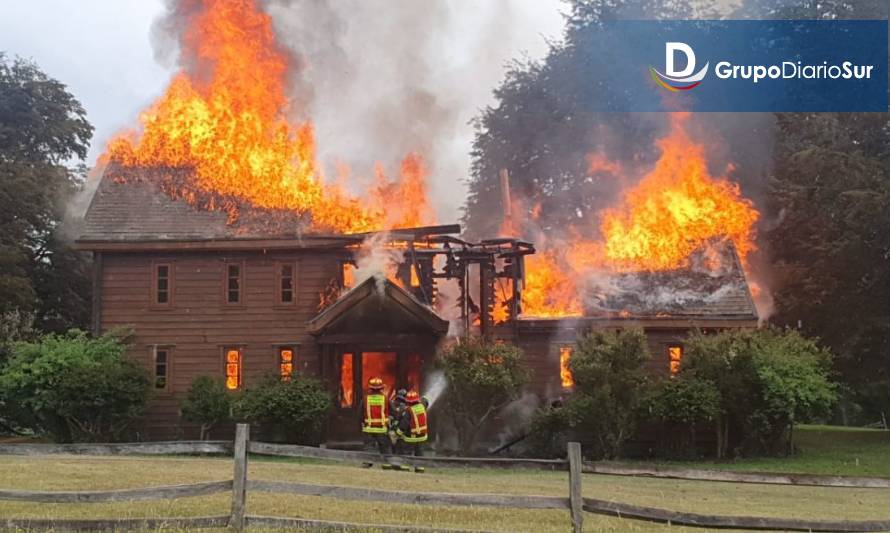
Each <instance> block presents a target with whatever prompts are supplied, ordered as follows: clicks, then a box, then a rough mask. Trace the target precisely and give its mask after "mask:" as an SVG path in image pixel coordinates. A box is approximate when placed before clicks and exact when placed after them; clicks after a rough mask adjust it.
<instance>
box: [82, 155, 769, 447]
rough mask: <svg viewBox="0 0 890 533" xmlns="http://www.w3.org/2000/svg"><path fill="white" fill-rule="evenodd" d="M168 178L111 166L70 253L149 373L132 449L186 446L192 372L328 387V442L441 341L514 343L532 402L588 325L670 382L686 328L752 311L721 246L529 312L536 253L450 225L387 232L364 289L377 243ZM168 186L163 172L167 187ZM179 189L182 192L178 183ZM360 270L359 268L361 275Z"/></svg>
mask: <svg viewBox="0 0 890 533" xmlns="http://www.w3.org/2000/svg"><path fill="white" fill-rule="evenodd" d="M158 172H163V173H166V174H170V173H173V174H176V173H177V172H180V171H175V170H169V169H151V170H145V169H138V168H127V169H121V168H109V169H108V170H107V171H106V173H105V176H104V177H103V178H102V181H101V183H100V185H99V187H98V190H97V191H96V193H95V196H94V197H93V200H92V203H91V205H90V207H89V209H88V212H87V214H86V217H85V222H84V228H83V232H82V235H81V237H80V238H79V239H78V241H77V244H78V246H79V248H80V249H82V250H87V251H91V252H92V253H93V255H94V258H95V261H94V265H95V267H94V268H95V270H94V279H93V284H94V292H93V327H94V331H95V332H96V333H101V332H106V331H108V330H111V329H113V328H118V327H127V328H131V329H132V331H133V333H134V343H133V345H132V353H131V355H132V356H133V357H134V358H136V359H138V360H139V361H141V362H143V363H144V364H145V365H146V367H147V368H148V369H149V370H150V372H151V374H152V377H153V382H154V387H155V389H156V393H157V394H155V396H154V398H153V400H152V404H151V406H150V409H149V411H148V413H147V415H146V417H145V420H144V422H143V424H141V432H140V437H141V438H144V439H149V440H154V439H165V438H172V437H177V436H181V435H183V436H186V437H192V436H195V435H197V429H196V428H193V427H190V426H188V425H186V424H183V423H182V421H181V420H180V416H179V402H180V401H181V399H182V397H183V396H184V394H185V393H186V391H187V389H188V387H189V385H190V383H191V382H192V380H193V379H194V378H196V377H198V376H200V375H210V376H217V377H219V378H220V379H224V380H225V381H226V384H227V386H228V388H230V389H232V390H242V389H244V388H246V387H250V386H252V385H255V384H256V383H258V382H259V381H260V380H261V379H263V378H264V377H266V376H268V375H269V374H274V375H277V376H279V378H280V379H290V377H291V376H292V375H294V374H302V375H307V376H313V377H317V378H319V379H321V380H322V381H323V382H324V383H325V384H326V385H327V387H328V390H329V391H330V393H331V396H332V397H333V398H335V404H336V408H335V409H334V412H333V413H332V415H331V417H330V420H329V424H328V428H327V439H328V441H329V443H331V444H334V445H336V444H340V445H350V444H354V443H355V442H357V441H358V440H359V439H360V436H361V435H360V417H361V413H360V405H361V400H362V394H363V392H364V389H365V387H364V384H365V383H366V382H367V379H368V378H369V377H371V376H372V375H373V376H380V377H382V378H383V379H384V381H385V382H386V385H387V388H388V389H389V390H392V389H395V388H401V387H405V388H420V389H422V388H423V385H424V383H423V379H424V376H425V375H427V374H428V372H429V370H430V369H431V366H432V361H433V358H434V356H435V352H436V349H437V346H439V344H440V343H441V342H442V341H443V339H445V338H446V336H447V335H448V333H449V328H450V330H451V334H453V335H454V334H457V335H460V334H466V333H475V334H483V335H486V336H489V337H492V338H495V339H500V340H504V341H508V342H513V343H515V344H517V345H518V346H519V347H521V348H522V349H523V350H524V351H525V353H526V357H527V363H528V365H529V367H530V368H531V369H532V371H533V381H532V383H531V385H530V389H531V392H534V393H536V394H537V395H539V396H540V397H541V398H542V399H548V398H554V397H557V396H560V395H562V394H565V393H566V392H568V391H570V389H571V385H572V383H571V376H570V373H569V372H568V371H567V363H568V360H569V359H570V357H571V351H572V346H573V343H574V340H575V339H576V338H577V337H578V336H579V335H582V334H584V333H586V332H588V331H590V330H591V329H595V328H623V327H634V326H636V327H642V328H644V329H645V331H646V332H647V334H648V336H649V341H650V347H651V349H652V352H653V354H654V357H653V360H652V366H653V371H656V372H663V373H668V372H670V371H671V369H672V368H675V367H676V365H677V364H678V361H679V360H680V359H681V358H682V354H683V346H682V341H683V339H684V338H685V337H686V335H687V334H688V333H689V332H690V331H691V330H693V329H696V328H699V329H725V328H751V327H756V325H757V314H756V311H755V309H754V305H753V303H752V300H751V295H750V291H749V289H748V285H747V283H746V281H745V276H744V272H743V270H742V268H741V266H740V264H739V260H738V258H737V254H736V253H735V250H734V249H733V248H732V246H731V245H722V244H720V245H715V247H714V249H716V250H718V251H719V252H720V253H719V256H720V257H719V265H720V266H719V268H716V269H715V268H713V265H711V266H709V267H708V268H700V267H701V263H702V261H713V260H714V254H713V250H709V253H707V254H705V253H703V254H702V255H701V258H700V259H701V260H698V259H695V258H693V259H694V260H692V261H691V262H690V265H689V266H688V267H686V268H683V269H680V270H675V271H667V272H660V273H649V274H623V275H620V276H615V277H613V278H610V279H609V281H608V283H607V284H606V285H604V286H602V287H596V286H592V287H589V291H587V292H589V293H590V296H589V297H587V298H586V299H585V312H584V316H579V317H567V318H553V319H535V318H533V317H527V316H525V315H524V314H523V310H522V305H523V300H522V295H523V290H524V289H526V287H525V258H526V256H528V255H530V254H533V253H535V249H534V247H533V246H532V245H531V244H530V243H526V242H522V241H520V240H516V239H494V240H489V241H483V242H479V243H470V242H466V241H464V240H461V239H460V238H458V237H456V236H455V235H456V234H458V233H459V232H460V228H459V227H457V226H437V227H427V228H414V229H402V230H395V231H392V232H390V233H388V234H385V235H384V236H383V237H379V238H378V240H379V239H382V240H383V241H384V244H383V245H384V246H385V247H386V248H387V249H390V250H395V251H397V252H398V254H397V256H398V257H399V260H398V261H397V263H396V264H395V265H394V267H393V272H389V273H388V274H387V275H384V274H383V273H382V272H378V273H377V275H374V276H370V277H367V276H366V275H365V279H362V277H361V275H362V272H361V270H356V255H357V252H358V251H359V250H361V248H362V245H363V243H364V242H365V241H367V240H368V239H369V237H370V236H371V235H369V234H361V235H343V234H318V233H303V232H301V231H300V230H301V228H304V227H306V224H305V220H302V219H301V218H300V217H297V216H294V215H293V214H292V213H289V212H281V211H268V210H259V209H253V210H249V209H242V210H241V211H240V215H239V217H238V219H237V220H236V221H233V220H231V219H230V217H228V216H227V215H226V213H225V211H221V210H217V211H214V210H201V209H198V208H196V207H194V206H193V205H192V204H190V203H188V202H186V201H184V200H182V199H175V198H176V197H177V196H176V195H175V194H171V193H170V191H169V190H165V189H164V186H161V187H159V186H158V183H164V184H166V185H165V186H167V187H169V184H170V183H171V181H170V180H169V179H165V180H163V181H158V180H154V179H153V174H155V173H158ZM168 178H169V176H168ZM174 182H175V181H174ZM359 266H361V265H359Z"/></svg>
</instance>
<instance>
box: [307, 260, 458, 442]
mask: <svg viewBox="0 0 890 533" xmlns="http://www.w3.org/2000/svg"><path fill="white" fill-rule="evenodd" d="M309 332H310V333H311V334H312V335H313V336H315V337H316V342H317V343H318V345H319V358H320V360H319V368H320V369H321V379H322V380H323V381H324V382H325V384H326V385H327V387H328V390H329V392H330V393H331V396H332V397H333V398H334V399H335V407H334V411H333V413H332V414H331V416H330V418H329V420H328V428H327V442H328V445H329V446H331V447H337V448H356V447H360V446H361V443H362V433H361V419H362V413H361V405H362V400H363V398H364V393H365V390H366V388H367V387H366V385H367V382H368V380H369V379H371V378H372V377H379V378H381V379H382V380H383V382H384V387H385V393H386V395H387V397H392V396H393V395H394V394H395V392H396V391H397V390H398V389H406V390H412V389H413V390H417V391H418V392H421V393H422V392H423V391H422V386H423V376H424V373H425V372H426V371H427V370H428V369H429V367H430V366H431V364H432V361H433V358H434V356H435V352H436V346H437V345H438V343H439V341H440V340H441V339H442V337H443V336H444V335H445V334H446V333H447V332H448V321H447V320H444V319H443V318H441V317H439V316H438V315H437V314H436V313H435V312H434V311H433V310H432V309H431V308H430V307H428V306H426V305H424V304H423V303H421V302H419V301H418V300H417V299H416V298H414V297H413V296H412V295H411V294H409V293H408V292H407V291H405V290H404V289H402V288H401V287H399V286H398V285H396V284H394V283H392V282H390V281H389V280H386V279H377V278H373V277H372V278H369V279H367V280H365V281H364V282H362V283H360V284H359V285H357V286H356V287H355V288H353V289H351V290H350V291H348V292H347V293H346V294H344V295H343V296H341V297H340V298H339V299H338V300H337V301H336V302H334V303H333V304H332V305H331V306H329V307H328V308H327V309H325V310H324V311H322V312H321V313H320V314H319V315H318V316H317V317H315V318H314V319H313V320H312V321H310V322H309Z"/></svg>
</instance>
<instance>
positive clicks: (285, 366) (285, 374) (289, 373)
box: [278, 346, 294, 381]
mask: <svg viewBox="0 0 890 533" xmlns="http://www.w3.org/2000/svg"><path fill="white" fill-rule="evenodd" d="M278 372H279V374H280V375H281V381H290V380H291V378H292V377H293V375H294V349H293V347H291V346H282V347H281V348H278Z"/></svg>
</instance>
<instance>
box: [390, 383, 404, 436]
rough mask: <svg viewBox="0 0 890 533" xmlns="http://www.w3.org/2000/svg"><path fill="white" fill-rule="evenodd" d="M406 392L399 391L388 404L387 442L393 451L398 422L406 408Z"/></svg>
mask: <svg viewBox="0 0 890 533" xmlns="http://www.w3.org/2000/svg"><path fill="white" fill-rule="evenodd" d="M407 394H408V391H406V390H405V389H399V390H398V391H397V392H396V394H395V396H393V399H392V400H391V401H390V402H389V442H390V445H391V446H392V448H393V449H395V447H396V445H397V444H398V442H399V434H398V429H399V421H400V420H401V419H402V413H403V412H404V411H405V409H407V408H408V401H407V400H406V399H405V396H406V395H407Z"/></svg>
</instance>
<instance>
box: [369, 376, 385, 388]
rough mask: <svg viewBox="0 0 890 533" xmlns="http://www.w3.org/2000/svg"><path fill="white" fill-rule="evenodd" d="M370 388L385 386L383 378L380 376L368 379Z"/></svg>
mask: <svg viewBox="0 0 890 533" xmlns="http://www.w3.org/2000/svg"><path fill="white" fill-rule="evenodd" d="M368 388H370V389H371V390H380V389H382V388H383V380H382V379H380V378H371V379H369V380H368Z"/></svg>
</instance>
